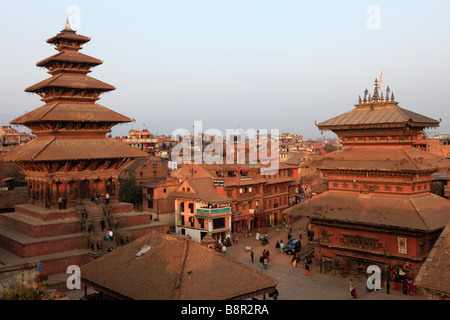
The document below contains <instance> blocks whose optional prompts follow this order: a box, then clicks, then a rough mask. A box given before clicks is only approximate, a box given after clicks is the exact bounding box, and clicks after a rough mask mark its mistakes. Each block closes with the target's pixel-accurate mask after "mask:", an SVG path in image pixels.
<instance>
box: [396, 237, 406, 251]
mask: <svg viewBox="0 0 450 320" xmlns="http://www.w3.org/2000/svg"><path fill="white" fill-rule="evenodd" d="M397 243H398V253H401V254H408V247H407V242H406V238H402V237H398V238H397Z"/></svg>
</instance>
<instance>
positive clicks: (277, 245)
mask: <svg viewBox="0 0 450 320" xmlns="http://www.w3.org/2000/svg"><path fill="white" fill-rule="evenodd" d="M275 249H276V251H277V252H278V253H280V242H278V241H277V244H276V245H275Z"/></svg>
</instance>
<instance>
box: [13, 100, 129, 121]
mask: <svg viewBox="0 0 450 320" xmlns="http://www.w3.org/2000/svg"><path fill="white" fill-rule="evenodd" d="M40 121H83V122H116V123H122V122H131V119H130V118H128V117H125V116H123V115H121V114H119V113H117V112H115V111H112V110H110V109H108V108H105V107H103V106H101V105H99V104H82V103H79V104H77V103H60V102H58V103H55V104H51V105H44V106H42V107H39V108H36V109H34V110H33V111H30V112H28V113H26V114H24V115H23V116H20V117H19V118H17V119H14V120H13V121H11V123H12V124H25V123H31V122H40Z"/></svg>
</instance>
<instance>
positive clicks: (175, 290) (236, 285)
mask: <svg viewBox="0 0 450 320" xmlns="http://www.w3.org/2000/svg"><path fill="white" fill-rule="evenodd" d="M145 246H148V247H150V248H151V249H150V250H148V251H147V252H146V253H144V254H143V255H141V256H140V257H136V254H137V253H138V252H139V251H140V250H141V249H142V248H144V247H145ZM148 247H147V248H148ZM81 282H83V283H86V284H89V285H92V286H94V287H97V288H100V289H103V290H104V291H107V292H110V293H112V294H117V296H121V297H123V298H129V299H135V300H227V299H233V298H234V299H239V298H241V299H242V298H246V297H248V296H256V295H258V294H263V293H270V292H273V291H274V290H275V287H276V285H277V280H275V279H273V278H271V277H269V276H267V275H265V274H263V273H261V272H259V271H257V270H254V269H253V268H250V267H247V266H246V265H243V264H241V263H239V262H237V261H235V260H234V259H231V258H229V257H227V256H226V255H224V254H222V253H218V252H215V251H214V250H212V249H208V248H206V247H204V246H202V245H200V244H197V243H195V242H193V241H191V240H188V239H187V238H185V237H180V236H172V235H167V234H161V233H158V232H156V231H154V232H151V233H149V234H147V235H145V236H143V237H141V238H139V239H136V240H134V241H133V242H131V243H129V244H127V245H125V246H122V247H119V248H118V249H116V250H114V251H112V252H110V253H108V254H106V255H104V256H103V257H101V258H98V259H96V260H94V261H92V262H90V263H87V264H85V265H83V266H82V267H81Z"/></svg>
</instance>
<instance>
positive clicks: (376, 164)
mask: <svg viewBox="0 0 450 320" xmlns="http://www.w3.org/2000/svg"><path fill="white" fill-rule="evenodd" d="M303 166H304V167H310V168H316V169H318V170H353V171H354V170H356V171H389V172H423V171H437V170H440V169H447V168H450V160H449V159H445V158H442V157H439V156H436V155H433V154H431V153H429V152H426V151H423V150H420V149H415V148H402V149H352V148H348V149H344V150H337V151H334V152H331V153H329V154H326V155H323V156H321V157H319V158H317V159H314V160H310V161H308V162H306V163H305V164H303Z"/></svg>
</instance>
